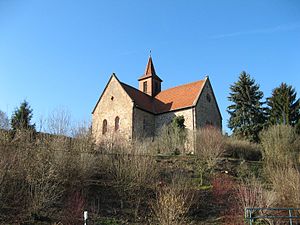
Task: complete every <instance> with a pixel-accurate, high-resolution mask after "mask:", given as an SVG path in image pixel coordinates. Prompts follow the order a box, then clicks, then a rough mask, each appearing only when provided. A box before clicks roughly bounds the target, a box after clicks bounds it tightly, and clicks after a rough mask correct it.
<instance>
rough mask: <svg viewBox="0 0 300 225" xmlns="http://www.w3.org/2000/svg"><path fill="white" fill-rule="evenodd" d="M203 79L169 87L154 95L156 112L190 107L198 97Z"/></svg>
mask: <svg viewBox="0 0 300 225" xmlns="http://www.w3.org/2000/svg"><path fill="white" fill-rule="evenodd" d="M204 83H205V80H199V81H196V82H193V83H189V84H184V85H180V86H177V87H173V88H169V89H167V90H164V91H162V92H160V93H158V94H157V95H156V96H155V100H156V101H155V110H156V112H158V113H163V112H168V111H172V110H176V109H180V108H186V107H191V106H193V105H194V103H195V101H196V100H197V99H198V96H199V94H200V92H201V91H202V88H203V86H204V85H203V84H204Z"/></svg>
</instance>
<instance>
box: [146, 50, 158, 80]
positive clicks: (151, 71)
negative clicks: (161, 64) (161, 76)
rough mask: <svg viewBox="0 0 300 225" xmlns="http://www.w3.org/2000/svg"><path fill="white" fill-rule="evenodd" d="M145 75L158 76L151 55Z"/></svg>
mask: <svg viewBox="0 0 300 225" xmlns="http://www.w3.org/2000/svg"><path fill="white" fill-rule="evenodd" d="M145 75H152V76H155V75H156V73H155V69H154V65H153V61H152V57H151V54H150V56H149V59H148V63H147V66H146V69H145Z"/></svg>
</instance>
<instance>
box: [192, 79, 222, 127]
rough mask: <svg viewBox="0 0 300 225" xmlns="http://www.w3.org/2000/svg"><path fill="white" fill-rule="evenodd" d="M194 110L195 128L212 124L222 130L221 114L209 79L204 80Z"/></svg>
mask: <svg viewBox="0 0 300 225" xmlns="http://www.w3.org/2000/svg"><path fill="white" fill-rule="evenodd" d="M195 112H196V114H195V117H196V129H198V128H201V127H204V126H206V125H212V126H214V127H218V128H219V129H220V130H222V116H221V114H220V111H219V108H218V104H217V101H216V98H215V95H214V93H213V89H212V86H211V84H210V82H209V80H208V81H207V82H205V85H204V87H203V89H202V92H201V95H200V97H199V99H198V102H197V104H196V107H195Z"/></svg>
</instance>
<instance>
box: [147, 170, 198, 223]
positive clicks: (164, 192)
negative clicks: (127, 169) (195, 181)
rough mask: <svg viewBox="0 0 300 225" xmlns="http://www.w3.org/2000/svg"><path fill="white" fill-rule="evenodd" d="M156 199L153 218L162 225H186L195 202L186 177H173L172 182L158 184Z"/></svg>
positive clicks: (153, 206) (153, 205)
mask: <svg viewBox="0 0 300 225" xmlns="http://www.w3.org/2000/svg"><path fill="white" fill-rule="evenodd" d="M156 191H157V192H156V201H155V202H154V203H153V204H152V212H153V220H154V222H155V223H158V224H161V225H184V224H189V223H188V217H187V214H188V212H189V209H190V207H191V205H192V202H193V194H192V191H191V188H190V185H189V182H188V181H187V180H186V178H183V177H181V176H179V177H176V176H175V177H173V179H172V181H171V183H170V184H164V185H158V186H157V188H156Z"/></svg>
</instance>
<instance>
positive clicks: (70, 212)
mask: <svg viewBox="0 0 300 225" xmlns="http://www.w3.org/2000/svg"><path fill="white" fill-rule="evenodd" d="M84 206H85V200H84V198H83V197H82V195H81V194H80V192H78V191H76V192H73V193H71V194H70V196H68V198H67V200H66V202H65V204H64V207H63V213H62V222H63V224H64V225H79V224H82V214H83V211H84Z"/></svg>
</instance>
